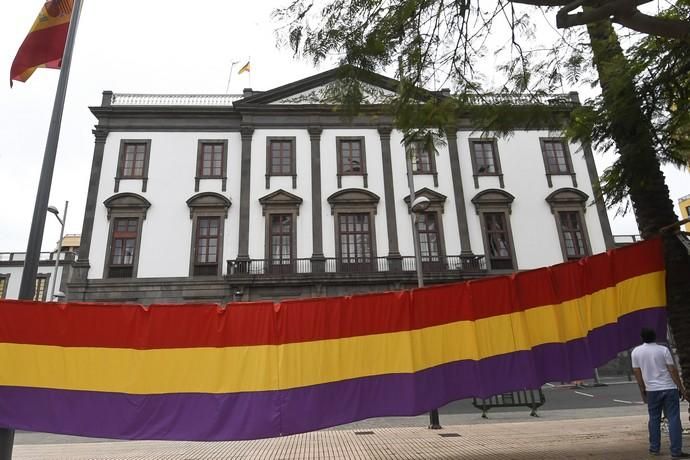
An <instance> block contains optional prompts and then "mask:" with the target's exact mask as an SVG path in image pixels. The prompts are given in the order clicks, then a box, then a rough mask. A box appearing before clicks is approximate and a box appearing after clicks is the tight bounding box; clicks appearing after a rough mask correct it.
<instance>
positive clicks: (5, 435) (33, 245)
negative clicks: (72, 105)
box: [0, 0, 83, 460]
mask: <svg viewBox="0 0 690 460" xmlns="http://www.w3.org/2000/svg"><path fill="white" fill-rule="evenodd" d="M82 2H83V0H74V6H73V9H72V18H71V19H70V23H69V31H68V32H67V41H66V42H65V51H64V53H63V55H62V64H61V66H60V77H59V79H58V84H57V89H56V91H55V102H54V104H53V114H52V116H51V119H50V128H49V129H48V138H47V140H46V148H45V153H44V154H43V166H42V167H41V177H40V179H39V182H38V190H37V191H36V204H35V205H34V215H33V219H32V221H31V230H30V232H29V241H28V243H27V245H26V258H25V261H24V270H23V271H22V282H21V285H20V286H19V299H21V300H32V299H33V297H34V290H35V282H36V273H37V272H38V261H39V258H40V256H41V243H42V242H43V227H44V225H45V223H46V212H48V199H49V198H50V187H51V185H52V181H53V170H54V169H55V156H56V154H57V147H58V140H59V139H60V126H61V124H62V112H63V109H64V107H65V94H66V93H67V82H68V80H69V70H70V65H71V63H72V51H73V49H74V40H75V37H76V35H77V26H78V25H79V15H80V13H81V5H82ZM13 444H14V430H13V429H11V428H0V460H11V459H12V447H13Z"/></svg>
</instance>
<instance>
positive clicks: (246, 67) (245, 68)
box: [237, 61, 250, 75]
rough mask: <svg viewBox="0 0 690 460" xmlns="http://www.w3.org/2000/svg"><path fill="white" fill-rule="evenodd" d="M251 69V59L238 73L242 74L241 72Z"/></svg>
mask: <svg viewBox="0 0 690 460" xmlns="http://www.w3.org/2000/svg"><path fill="white" fill-rule="evenodd" d="M249 70H250V69H249V61H247V63H246V64H245V65H243V66H242V68H241V69H240V71H239V72H237V75H241V74H243V73H244V72H249Z"/></svg>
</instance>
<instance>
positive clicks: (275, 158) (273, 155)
mask: <svg viewBox="0 0 690 460" xmlns="http://www.w3.org/2000/svg"><path fill="white" fill-rule="evenodd" d="M293 146H294V143H293V140H292V139H271V140H270V144H269V152H270V153H269V161H270V164H269V167H268V172H269V174H270V175H272V176H291V175H293V174H294V171H295V169H294V166H295V165H293V164H292V151H293V148H294V147H293Z"/></svg>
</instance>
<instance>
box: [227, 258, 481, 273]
mask: <svg viewBox="0 0 690 460" xmlns="http://www.w3.org/2000/svg"><path fill="white" fill-rule="evenodd" d="M416 270H417V266H416V262H415V258H414V257H401V258H388V257H370V258H352V259H347V258H345V259H342V258H340V259H338V258H334V257H327V258H325V259H322V260H313V259H292V260H271V259H251V260H247V261H237V260H229V261H228V276H242V275H266V276H271V275H278V276H285V275H294V276H299V275H308V274H314V273H349V274H357V273H364V274H371V273H403V272H405V273H412V272H415V271H416ZM422 270H423V272H424V273H425V274H434V273H459V272H467V273H478V272H483V271H486V261H485V259H484V256H483V255H474V256H439V257H432V258H425V260H423V261H422Z"/></svg>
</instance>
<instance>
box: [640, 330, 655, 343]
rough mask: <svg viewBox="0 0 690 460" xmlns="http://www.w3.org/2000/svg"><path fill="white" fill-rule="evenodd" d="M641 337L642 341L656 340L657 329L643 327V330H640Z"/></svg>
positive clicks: (650, 341)
mask: <svg viewBox="0 0 690 460" xmlns="http://www.w3.org/2000/svg"><path fill="white" fill-rule="evenodd" d="M640 337H642V341H643V342H644V343H652V342H656V331H654V329H650V328H648V327H645V328H642V331H641V332H640Z"/></svg>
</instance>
